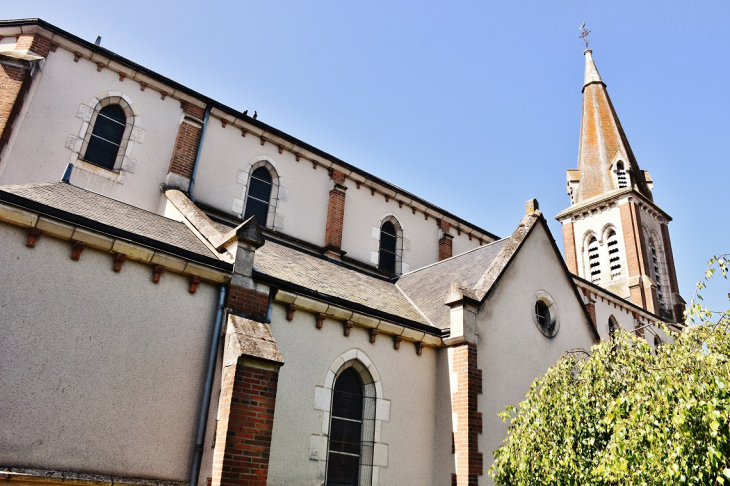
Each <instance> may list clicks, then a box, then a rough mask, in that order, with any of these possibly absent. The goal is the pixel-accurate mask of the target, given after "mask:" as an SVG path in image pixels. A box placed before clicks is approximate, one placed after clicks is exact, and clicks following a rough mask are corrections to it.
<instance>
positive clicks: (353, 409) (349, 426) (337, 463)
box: [327, 368, 363, 486]
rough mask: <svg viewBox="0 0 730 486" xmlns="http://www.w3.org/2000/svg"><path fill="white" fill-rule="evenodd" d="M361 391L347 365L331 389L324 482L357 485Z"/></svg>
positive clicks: (353, 373)
mask: <svg viewBox="0 0 730 486" xmlns="http://www.w3.org/2000/svg"><path fill="white" fill-rule="evenodd" d="M362 412H363V393H362V384H361V383H360V377H359V376H358V375H357V373H356V372H355V370H354V369H352V368H347V369H346V370H345V371H343V372H342V373H341V374H340V376H339V377H337V381H336V382H335V389H334V391H333V393H332V421H331V426H330V445H329V458H328V463H327V486H357V484H358V483H359V476H360V456H361V437H362V423H363V419H362Z"/></svg>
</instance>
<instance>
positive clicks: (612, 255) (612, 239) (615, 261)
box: [607, 230, 621, 278]
mask: <svg viewBox="0 0 730 486" xmlns="http://www.w3.org/2000/svg"><path fill="white" fill-rule="evenodd" d="M607 245H608V260H609V265H610V266H611V278H616V277H617V276H619V275H621V256H620V255H619V245H618V236H616V232H615V231H614V230H611V232H610V233H609V234H608V243H607Z"/></svg>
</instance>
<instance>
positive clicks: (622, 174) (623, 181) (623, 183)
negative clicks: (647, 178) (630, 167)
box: [616, 162, 629, 189]
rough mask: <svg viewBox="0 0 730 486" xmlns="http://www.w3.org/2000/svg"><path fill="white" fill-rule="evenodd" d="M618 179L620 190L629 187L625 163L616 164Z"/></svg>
mask: <svg viewBox="0 0 730 486" xmlns="http://www.w3.org/2000/svg"><path fill="white" fill-rule="evenodd" d="M616 179H617V180H618V188H619V189H623V188H624V187H629V178H628V176H627V174H626V170H625V169H624V163H623V162H619V163H617V164H616Z"/></svg>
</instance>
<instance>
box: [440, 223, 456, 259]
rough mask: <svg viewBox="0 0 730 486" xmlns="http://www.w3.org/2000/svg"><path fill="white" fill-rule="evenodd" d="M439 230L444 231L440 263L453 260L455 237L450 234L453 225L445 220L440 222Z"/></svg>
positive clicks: (441, 240) (441, 241) (441, 239)
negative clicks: (449, 259) (448, 259)
mask: <svg viewBox="0 0 730 486" xmlns="http://www.w3.org/2000/svg"><path fill="white" fill-rule="evenodd" d="M438 224H439V229H440V230H441V231H443V234H442V235H441V238H439V261H441V260H446V259H447V258H451V256H452V252H453V239H454V236H453V235H451V234H449V230H450V229H451V225H450V224H449V222H448V221H444V220H443V219H441V220H439V222H438Z"/></svg>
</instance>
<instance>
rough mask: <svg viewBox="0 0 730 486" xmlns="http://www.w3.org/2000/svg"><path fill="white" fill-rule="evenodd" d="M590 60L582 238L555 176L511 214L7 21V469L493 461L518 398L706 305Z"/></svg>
mask: <svg viewBox="0 0 730 486" xmlns="http://www.w3.org/2000/svg"><path fill="white" fill-rule="evenodd" d="M585 62H586V74H585V81H584V85H583V119H582V126H581V139H580V140H581V141H580V147H579V157H578V169H577V170H568V193H569V195H570V206H569V207H568V208H567V209H566V210H564V211H562V212H561V213H560V214H559V215H558V216H557V219H558V220H559V221H560V222H561V223H562V227H563V241H564V248H565V258H563V256H562V255H561V254H560V251H559V249H558V247H557V245H556V243H555V240H554V238H553V235H552V234H551V233H550V230H549V228H548V225H547V221H546V219H545V216H544V215H543V214H542V212H541V211H540V209H539V206H538V203H537V201H536V200H534V199H529V200H528V201H527V203H526V205H525V214H524V217H523V218H522V219H521V220H520V221H515V229H514V231H513V232H512V233H511V234H509V235H506V236H504V237H499V236H497V235H495V234H493V233H491V232H490V231H488V230H486V229H483V228H481V227H480V226H477V225H475V224H473V223H471V222H469V221H466V220H464V219H463V218H461V217H459V216H458V215H455V214H453V213H451V212H449V211H447V210H445V209H443V208H441V207H439V206H438V205H436V204H434V203H432V202H429V201H426V200H424V199H422V198H420V197H418V196H417V195H415V194H411V193H409V192H407V191H406V190H404V189H401V188H399V187H397V186H395V185H394V184H391V183H389V182H387V181H386V180H385V179H382V178H380V177H379V176H376V175H373V174H370V173H368V172H366V171H364V170H362V169H359V168H357V167H354V166H352V165H350V164H349V163H347V162H346V161H344V160H341V159H339V158H337V157H335V156H333V155H331V154H328V153H327V152H325V151H324V150H322V149H319V148H317V147H314V146H312V145H309V144H307V143H306V142H304V141H302V140H299V139H297V138H296V137H295V136H292V135H290V134H288V133H285V132H283V131H281V130H279V129H277V128H275V127H273V126H270V125H268V124H266V123H263V122H261V121H260V120H258V119H257V118H256V116H252V115H250V114H248V113H247V112H240V111H238V110H236V109H234V108H231V107H229V106H227V105H225V104H223V103H221V102H219V101H216V100H213V99H211V98H209V97H207V96H205V95H203V94H201V93H198V92H196V91H194V90H192V89H190V88H187V87H186V86H183V85H182V84H180V83H177V82H175V81H173V80H171V79H168V78H166V77H164V76H163V75H161V74H158V73H156V72H154V71H152V70H150V69H148V68H146V67H143V66H140V65H138V64H136V63H134V62H133V61H131V60H128V59H125V58H124V57H122V56H120V55H118V54H116V53H114V52H111V51H109V50H107V49H105V48H103V47H101V46H99V45H96V44H93V43H90V42H88V41H86V40H83V39H81V38H79V37H77V36H75V35H73V34H71V33H69V32H66V31H64V30H62V29H60V28H58V27H56V26H54V25H52V24H49V23H47V22H45V21H43V20H40V19H22V20H6V21H0V242H2V248H3V251H2V252H0V274H1V275H2V281H3V286H2V289H1V290H0V323H2V325H1V326H0V396H2V397H3V398H2V399H0V484H2V485H5V484H16V485H17V484H22V485H23V486H31V485H39V484H50V483H53V484H60V483H64V484H77V485H81V484H83V485H86V486H90V485H93V486H112V485H118V484H122V485H144V486H184V485H190V486H224V485H225V486H234V485H235V486H241V485H271V486H275V485H328V486H355V485H359V486H377V485H381V486H385V485H419V486H420V485H434V486H435V485H449V484H451V485H458V486H467V485H469V486H470V485H479V484H481V485H487V484H493V482H492V480H491V479H490V478H489V477H488V476H487V474H486V472H487V470H488V469H489V467H490V465H491V464H492V453H493V451H494V450H495V449H496V448H498V447H499V446H500V445H501V444H502V442H503V441H504V438H505V436H506V433H507V424H505V423H503V422H502V421H501V419H500V418H499V417H498V416H497V414H498V413H499V412H501V411H503V410H504V409H505V407H506V406H507V405H510V404H517V403H519V402H520V401H521V400H522V399H523V398H524V396H525V394H526V392H527V391H528V389H529V387H530V384H531V383H532V381H533V380H534V379H535V378H537V377H538V376H540V375H542V374H543V373H545V372H546V371H547V369H548V368H549V367H550V366H551V365H552V364H553V363H555V362H556V361H557V360H558V358H559V357H560V356H561V355H562V354H564V353H565V352H569V351H571V350H575V349H585V350H589V349H590V347H591V346H592V345H593V344H595V343H598V342H599V341H600V340H602V339H610V334H611V332H612V331H613V330H615V329H618V328H619V327H622V328H624V329H627V330H630V331H632V332H636V333H637V334H638V335H643V336H645V337H646V338H647V340H648V341H649V342H650V344H652V345H658V344H660V343H661V341H662V340H666V339H667V336H666V335H665V334H664V333H663V332H662V331H661V330H660V329H658V328H657V324H658V323H659V322H665V323H668V324H669V325H670V326H672V327H674V328H676V329H681V328H682V326H683V324H682V320H683V317H682V315H683V306H684V301H683V300H682V298H681V296H680V294H679V289H678V286H677V278H676V275H675V271H674V261H673V256H672V251H671V244H670V241H669V231H668V223H669V221H671V218H670V217H669V215H667V214H666V213H665V212H664V211H662V210H661V209H660V208H659V206H658V205H657V204H656V203H655V202H654V200H653V197H652V192H651V191H652V180H651V178H650V177H649V175H648V173H647V172H646V171H642V170H640V169H639V166H638V164H637V161H636V160H635V157H634V155H633V153H632V151H631V148H630V146H629V143H628V140H627V138H626V135H625V134H624V132H623V129H622V128H621V124H620V122H619V120H618V117H617V115H616V113H615V110H614V108H613V106H612V104H611V101H610V99H609V97H608V93H607V91H606V85H605V84H604V83H603V81H602V79H601V77H600V75H599V74H598V71H597V69H596V67H595V64H594V61H593V58H592V52H591V51H590V50H586V52H585ZM557 189H558V188H556V190H557ZM528 198H529V195H525V199H528Z"/></svg>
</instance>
